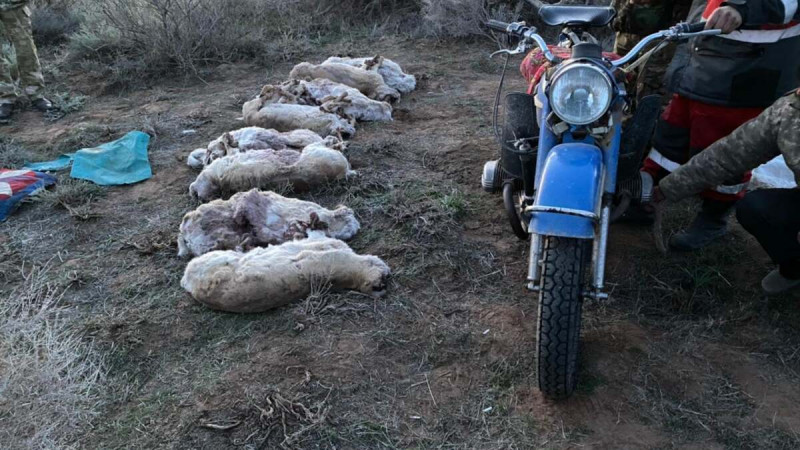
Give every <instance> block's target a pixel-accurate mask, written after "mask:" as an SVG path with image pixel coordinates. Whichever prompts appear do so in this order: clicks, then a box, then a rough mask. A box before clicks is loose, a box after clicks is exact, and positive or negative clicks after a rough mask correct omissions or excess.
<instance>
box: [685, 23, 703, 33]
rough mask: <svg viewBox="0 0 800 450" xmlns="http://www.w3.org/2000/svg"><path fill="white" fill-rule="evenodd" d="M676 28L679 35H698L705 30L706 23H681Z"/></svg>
mask: <svg viewBox="0 0 800 450" xmlns="http://www.w3.org/2000/svg"><path fill="white" fill-rule="evenodd" d="M678 27H679V28H680V31H681V33H699V32H701V31H703V30H705V29H706V22H705V21H702V22H695V23H682V24H680V25H678Z"/></svg>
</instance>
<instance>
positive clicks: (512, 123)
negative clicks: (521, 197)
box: [500, 92, 539, 179]
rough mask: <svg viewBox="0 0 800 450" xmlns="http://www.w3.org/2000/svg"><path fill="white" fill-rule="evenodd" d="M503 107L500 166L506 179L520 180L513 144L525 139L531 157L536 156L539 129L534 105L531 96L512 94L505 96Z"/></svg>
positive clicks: (517, 154)
mask: <svg viewBox="0 0 800 450" xmlns="http://www.w3.org/2000/svg"><path fill="white" fill-rule="evenodd" d="M505 107H506V108H505V116H506V117H505V123H504V125H503V136H502V139H503V141H502V144H503V145H502V152H501V155H500V166H501V167H502V168H503V171H504V172H505V175H506V176H507V177H510V178H515V179H521V178H522V162H521V161H520V159H519V153H518V151H517V149H516V148H515V147H514V143H515V142H516V141H517V140H519V139H527V140H528V142H529V144H530V145H531V147H532V151H533V153H532V155H535V154H536V149H537V143H538V137H539V127H538V125H537V124H536V105H535V104H534V101H533V95H529V94H526V93H524V92H512V93H509V94H508V95H506V98H505ZM533 160H534V161H535V160H536V158H535V157H534V158H533ZM533 164H535V162H534V163H533Z"/></svg>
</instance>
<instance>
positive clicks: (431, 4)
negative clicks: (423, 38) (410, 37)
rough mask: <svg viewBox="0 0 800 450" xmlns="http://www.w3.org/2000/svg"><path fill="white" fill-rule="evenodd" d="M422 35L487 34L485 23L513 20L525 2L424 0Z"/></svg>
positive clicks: (460, 35)
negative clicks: (490, 20) (491, 20)
mask: <svg viewBox="0 0 800 450" xmlns="http://www.w3.org/2000/svg"><path fill="white" fill-rule="evenodd" d="M423 3H424V5H423V7H422V17H423V22H422V23H423V32H424V33H425V34H427V35H432V36H437V37H442V38H448V37H456V38H460V37H466V36H473V35H485V34H487V32H486V28H485V27H484V25H483V24H484V22H486V20H488V19H500V20H514V19H517V15H518V14H519V12H520V10H521V9H522V6H523V4H524V3H525V2H524V1H497V0H495V1H487V0H424V2H423Z"/></svg>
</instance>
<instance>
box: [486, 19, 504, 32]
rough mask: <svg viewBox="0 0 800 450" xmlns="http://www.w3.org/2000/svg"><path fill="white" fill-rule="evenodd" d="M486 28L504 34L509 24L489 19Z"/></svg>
mask: <svg viewBox="0 0 800 450" xmlns="http://www.w3.org/2000/svg"><path fill="white" fill-rule="evenodd" d="M486 26H487V27H488V28H490V29H492V30H494V31H499V32H501V33H506V32H507V31H508V26H509V24H507V23H505V22H501V21H499V20H493V19H490V20H488V21H487V22H486Z"/></svg>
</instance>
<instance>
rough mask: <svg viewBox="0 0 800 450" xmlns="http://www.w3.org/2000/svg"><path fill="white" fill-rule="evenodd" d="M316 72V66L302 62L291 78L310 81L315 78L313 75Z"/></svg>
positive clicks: (295, 67) (292, 72)
mask: <svg viewBox="0 0 800 450" xmlns="http://www.w3.org/2000/svg"><path fill="white" fill-rule="evenodd" d="M313 70H314V65H313V64H311V63H308V62H301V63H300V64H298V65H296V66H294V68H293V69H292V71H291V72H290V73H289V76H290V77H292V78H294V79H299V80H310V79H311V78H313V77H312V76H311V73H312V72H313Z"/></svg>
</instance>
